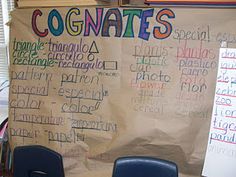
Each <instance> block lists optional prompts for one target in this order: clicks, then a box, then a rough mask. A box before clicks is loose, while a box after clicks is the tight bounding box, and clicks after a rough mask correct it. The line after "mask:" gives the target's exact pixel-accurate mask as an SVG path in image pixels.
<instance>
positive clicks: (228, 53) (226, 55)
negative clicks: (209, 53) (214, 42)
mask: <svg viewBox="0 0 236 177" xmlns="http://www.w3.org/2000/svg"><path fill="white" fill-rule="evenodd" d="M221 57H222V58H232V59H236V52H234V51H232V50H229V49H225V51H224V52H223V53H222V55H221Z"/></svg>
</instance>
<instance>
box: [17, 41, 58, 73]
mask: <svg viewBox="0 0 236 177" xmlns="http://www.w3.org/2000/svg"><path fill="white" fill-rule="evenodd" d="M43 49H44V43H42V42H41V41H40V39H38V41H37V42H29V41H16V38H15V39H14V41H13V65H33V66H42V67H43V69H45V68H46V67H53V65H54V61H53V60H47V59H45V58H42V57H39V51H41V50H43Z"/></svg>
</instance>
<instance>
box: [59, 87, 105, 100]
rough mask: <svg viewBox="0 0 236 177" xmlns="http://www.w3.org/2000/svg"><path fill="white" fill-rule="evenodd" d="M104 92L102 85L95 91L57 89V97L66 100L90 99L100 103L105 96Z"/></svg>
mask: <svg viewBox="0 0 236 177" xmlns="http://www.w3.org/2000/svg"><path fill="white" fill-rule="evenodd" d="M107 92H108V91H106V90H104V88H103V85H101V88H100V90H99V88H97V90H92V89H83V88H63V87H61V88H59V89H58V95H59V96H64V97H66V98H70V99H71V98H80V99H91V100H98V101H102V100H103V97H104V96H107Z"/></svg>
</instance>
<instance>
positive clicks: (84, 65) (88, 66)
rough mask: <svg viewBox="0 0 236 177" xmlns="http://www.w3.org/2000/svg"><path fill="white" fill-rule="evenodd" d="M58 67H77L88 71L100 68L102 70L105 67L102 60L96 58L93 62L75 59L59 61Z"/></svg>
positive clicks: (85, 71)
mask: <svg viewBox="0 0 236 177" xmlns="http://www.w3.org/2000/svg"><path fill="white" fill-rule="evenodd" d="M58 67H61V68H76V69H80V70H82V72H84V73H87V72H88V71H89V70H94V69H98V70H101V69H103V67H104V63H103V61H102V60H99V59H96V60H95V61H92V62H78V61H76V60H74V61H59V63H58Z"/></svg>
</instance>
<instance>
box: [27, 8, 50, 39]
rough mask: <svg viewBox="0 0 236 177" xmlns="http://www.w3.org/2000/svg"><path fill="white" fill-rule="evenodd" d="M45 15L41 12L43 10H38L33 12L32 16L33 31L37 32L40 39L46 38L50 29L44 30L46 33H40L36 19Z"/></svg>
mask: <svg viewBox="0 0 236 177" xmlns="http://www.w3.org/2000/svg"><path fill="white" fill-rule="evenodd" d="M42 15H43V13H42V12H41V10H39V9H37V10H35V11H34V12H33V15H32V22H31V23H32V29H33V31H34V32H35V34H37V35H38V36H40V37H45V36H47V35H48V29H44V32H41V31H39V29H38V27H37V25H36V19H37V17H38V16H42Z"/></svg>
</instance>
